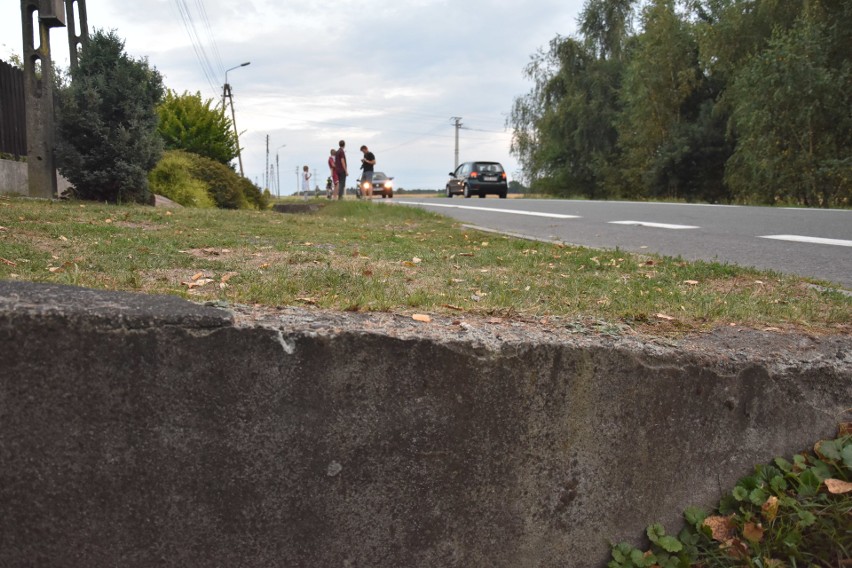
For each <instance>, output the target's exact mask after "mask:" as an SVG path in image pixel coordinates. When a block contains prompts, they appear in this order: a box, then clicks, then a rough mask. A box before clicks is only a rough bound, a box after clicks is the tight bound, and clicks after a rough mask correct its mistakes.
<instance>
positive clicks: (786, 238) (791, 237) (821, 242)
mask: <svg viewBox="0 0 852 568" xmlns="http://www.w3.org/2000/svg"><path fill="white" fill-rule="evenodd" d="M757 238H759V239H774V240H776V241H793V242H796V243H813V244H817V245H835V246H840V247H852V241H844V240H842V239H823V238H821V237H803V236H801V235H762V236H758V237H757Z"/></svg>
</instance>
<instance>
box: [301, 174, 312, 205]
mask: <svg viewBox="0 0 852 568" xmlns="http://www.w3.org/2000/svg"><path fill="white" fill-rule="evenodd" d="M310 190H311V172H310V170H309V169H308V166H304V167H303V168H302V199H307V198H308V192H309V191H310Z"/></svg>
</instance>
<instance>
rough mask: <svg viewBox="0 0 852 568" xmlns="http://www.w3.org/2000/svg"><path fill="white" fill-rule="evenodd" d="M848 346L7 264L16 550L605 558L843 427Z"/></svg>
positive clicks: (1, 423)
mask: <svg viewBox="0 0 852 568" xmlns="http://www.w3.org/2000/svg"><path fill="white" fill-rule="evenodd" d="M575 331H576V330H575ZM850 347H852V339H850V338H849V337H845V336H833V337H809V336H802V335H797V336H793V335H785V334H774V333H764V332H756V331H749V330H740V329H734V328H727V329H724V330H720V331H718V332H714V333H709V334H704V335H700V336H695V337H690V338H685V339H678V340H672V339H661V338H658V339H654V338H647V337H646V338H640V337H603V336H598V335H593V334H588V335H586V334H582V333H571V329H569V328H567V327H565V326H562V327H560V326H559V325H556V324H553V323H551V324H550V325H542V326H532V325H527V324H521V323H517V322H515V323H513V322H511V321H500V322H496V323H495V322H489V321H485V320H471V319H464V318H459V319H457V320H451V319H446V320H442V319H439V318H436V319H435V320H434V321H432V322H431V323H428V324H423V323H419V322H416V321H413V320H411V319H409V318H403V317H402V316H397V315H392V314H347V313H339V312H324V311H314V310H304V309H296V308H288V309H281V310H269V309H263V310H260V309H257V310H255V309H252V308H245V307H236V308H232V309H230V310H224V309H218V308H215V307H207V306H201V305H197V304H192V303H189V302H185V301H183V300H180V299H178V298H174V297H163V296H147V295H140V294H130V293H118V292H104V291H95V290H89V289H82V288H72V287H65V286H58V285H42V284H31V283H15V282H10V281H0V464H2V467H0V511H2V514H0V565H2V566H23V565H34V566H49V565H63V566H125V567H130V566H151V565H154V564H158V565H160V564H161V565H166V566H238V565H239V566H370V567H384V566H387V567H397V566H407V567H415V566H423V567H427V566H428V567H434V566H459V567H461V566H464V567H472V566H505V567H517V566H541V567H550V566H554V567H555V566H573V567H584V566H589V567H593V566H601V565H603V563H605V561H606V559H607V557H608V541H609V540H612V541H619V540H632V541H635V540H637V539H638V538H639V537H640V536H641V534H642V532H643V530H644V528H645V526H646V525H647V524H650V523H652V522H656V521H663V522H664V523H666V524H667V526H668V527H669V528H670V530H673V531H674V530H676V529H677V524H678V522H679V518H680V513H681V511H682V510H683V509H684V508H685V507H687V506H689V505H692V504H699V505H700V504H704V505H710V504H712V503H715V502H716V501H717V500H718V498H719V496H720V493H721V492H722V491H724V490H725V489H726V488H728V487H730V486H731V485H732V484H733V483H734V482H735V480H736V479H737V478H739V477H740V476H742V475H744V474H746V473H749V472H750V471H751V468H752V466H753V465H754V464H756V463H761V462H764V461H768V460H770V459H771V458H773V457H775V456H781V455H787V456H789V455H791V454H793V453H795V452H798V451H800V450H802V449H805V448H807V447H809V446H811V445H812V444H813V443H814V442H815V441H816V440H819V439H820V438H824V437H829V436H832V434H833V432H834V428H835V426H836V423H837V421H838V419H839V417H840V415H841V414H842V412H843V411H844V410H845V409H848V408H850V407H852V349H850Z"/></svg>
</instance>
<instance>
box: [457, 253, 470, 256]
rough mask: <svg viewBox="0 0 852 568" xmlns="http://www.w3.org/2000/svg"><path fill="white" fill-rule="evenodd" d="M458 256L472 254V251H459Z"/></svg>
mask: <svg viewBox="0 0 852 568" xmlns="http://www.w3.org/2000/svg"><path fill="white" fill-rule="evenodd" d="M459 256H473V253H472V252H460V253H459Z"/></svg>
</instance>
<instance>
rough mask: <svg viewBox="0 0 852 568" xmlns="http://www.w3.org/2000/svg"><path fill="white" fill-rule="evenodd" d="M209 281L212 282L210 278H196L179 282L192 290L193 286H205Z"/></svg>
mask: <svg viewBox="0 0 852 568" xmlns="http://www.w3.org/2000/svg"><path fill="white" fill-rule="evenodd" d="M211 282H213V279H212V278H199V279H198V280H193V281H189V282H181V284H183V285H184V286H186V287H187V288H188V289H189V290H192V289H194V288H201V287H202V286H207V285H208V284H210V283H211Z"/></svg>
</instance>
